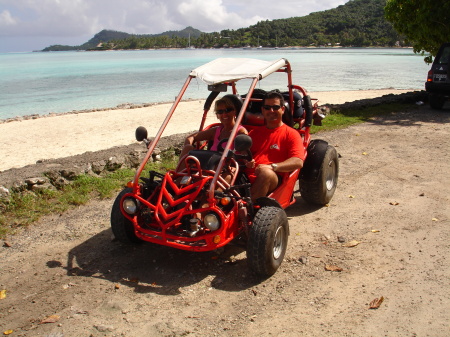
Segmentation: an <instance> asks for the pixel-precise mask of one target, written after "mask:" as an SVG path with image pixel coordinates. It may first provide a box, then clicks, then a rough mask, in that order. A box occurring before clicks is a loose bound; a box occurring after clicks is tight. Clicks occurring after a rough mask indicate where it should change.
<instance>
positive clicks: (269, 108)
mask: <svg viewBox="0 0 450 337" xmlns="http://www.w3.org/2000/svg"><path fill="white" fill-rule="evenodd" d="M263 109H264V110H273V111H277V110H280V109H281V105H263Z"/></svg>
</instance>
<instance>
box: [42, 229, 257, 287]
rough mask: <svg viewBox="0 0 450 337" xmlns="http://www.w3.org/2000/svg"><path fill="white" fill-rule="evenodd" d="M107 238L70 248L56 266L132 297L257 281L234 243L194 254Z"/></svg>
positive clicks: (100, 235) (104, 233)
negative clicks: (133, 293)
mask: <svg viewBox="0 0 450 337" xmlns="http://www.w3.org/2000/svg"><path fill="white" fill-rule="evenodd" d="M111 237H112V232H111V230H110V229H108V230H104V231H102V232H100V233H98V234H97V235H95V236H93V237H91V238H90V239H88V240H86V241H85V242H83V243H81V244H80V245H78V246H76V247H74V248H73V249H71V250H70V251H69V253H68V256H67V265H66V266H61V267H62V268H64V269H66V270H67V275H69V276H73V277H93V278H99V279H105V280H108V281H110V282H111V283H114V284H117V285H124V286H127V287H131V288H134V290H135V291H136V292H138V293H155V294H159V295H177V294H180V293H181V292H180V289H181V288H185V287H188V286H190V285H193V284H197V283H200V282H202V281H203V280H204V279H209V278H212V280H211V281H210V282H209V281H208V285H210V286H211V287H213V288H216V289H220V290H224V291H230V292H233V291H242V290H245V289H248V288H250V287H252V286H254V285H257V284H259V283H260V282H261V281H262V279H261V278H260V277H258V276H257V275H255V274H254V273H253V272H252V271H251V270H250V269H249V268H248V266H247V261H246V258H245V249H244V248H242V247H241V246H240V245H238V244H237V243H234V244H229V245H227V246H226V247H224V248H221V249H219V250H216V251H213V252H206V253H199V252H189V251H183V250H178V249H174V248H170V247H166V246H160V245H155V244H150V243H142V244H138V245H134V246H127V245H123V244H121V243H120V242H118V241H116V240H111ZM47 265H52V266H53V265H54V263H53V262H52V261H49V262H47ZM55 267H56V266H55Z"/></svg>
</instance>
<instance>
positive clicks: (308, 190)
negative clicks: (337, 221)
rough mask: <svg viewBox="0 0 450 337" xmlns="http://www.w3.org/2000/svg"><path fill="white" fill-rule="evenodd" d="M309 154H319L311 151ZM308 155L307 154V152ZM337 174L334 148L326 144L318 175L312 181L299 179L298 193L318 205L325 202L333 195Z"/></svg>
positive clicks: (337, 165)
mask: <svg viewBox="0 0 450 337" xmlns="http://www.w3.org/2000/svg"><path fill="white" fill-rule="evenodd" d="M311 155H320V154H316V153H311ZM308 156H309V154H308ZM338 175H339V160H338V155H337V152H336V149H335V148H334V147H333V146H331V145H328V146H327V147H326V151H325V155H324V157H323V160H322V162H321V163H320V168H319V173H318V177H317V178H316V179H314V181H310V180H308V179H302V178H301V179H300V180H299V184H300V193H301V195H302V198H303V199H304V200H305V201H307V202H311V203H314V204H318V205H325V204H327V203H328V202H329V201H330V200H331V198H332V197H333V195H334V191H335V190H336V186H337V182H338Z"/></svg>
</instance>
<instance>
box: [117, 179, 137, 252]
mask: <svg viewBox="0 0 450 337" xmlns="http://www.w3.org/2000/svg"><path fill="white" fill-rule="evenodd" d="M132 191H133V190H132V189H131V188H125V189H124V190H123V191H122V192H120V193H119V195H118V196H117V197H116V200H115V201H114V204H113V207H112V210H111V229H112V232H113V234H114V236H115V237H116V239H117V240H119V241H120V242H122V243H124V244H138V243H142V241H141V240H140V239H139V238H138V237H137V236H136V234H135V233H134V227H133V224H132V223H131V221H130V220H128V219H127V218H126V217H125V216H124V215H123V214H122V211H121V210H120V201H121V200H122V197H123V196H124V195H125V194H127V193H130V192H132Z"/></svg>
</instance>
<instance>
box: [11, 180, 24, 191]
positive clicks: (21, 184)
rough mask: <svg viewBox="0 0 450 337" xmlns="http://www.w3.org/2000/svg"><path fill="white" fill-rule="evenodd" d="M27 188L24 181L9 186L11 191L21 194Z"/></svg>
mask: <svg viewBox="0 0 450 337" xmlns="http://www.w3.org/2000/svg"><path fill="white" fill-rule="evenodd" d="M27 188H28V184H27V183H26V182H25V181H15V182H13V183H12V185H11V191H13V192H23V191H25V190H26V189H27Z"/></svg>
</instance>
